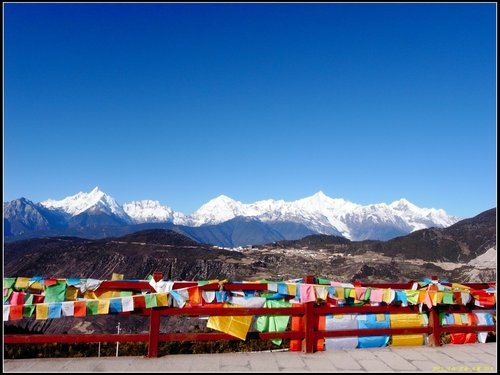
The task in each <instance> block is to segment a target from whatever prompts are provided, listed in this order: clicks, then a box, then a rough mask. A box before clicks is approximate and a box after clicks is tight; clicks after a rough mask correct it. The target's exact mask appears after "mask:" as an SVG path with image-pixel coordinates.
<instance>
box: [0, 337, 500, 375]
mask: <svg viewBox="0 0 500 375" xmlns="http://www.w3.org/2000/svg"><path fill="white" fill-rule="evenodd" d="M3 363H4V368H3V372H7V373H8V372H22V373H30V372H51V373H56V372H113V373H119V372H136V373H137V372H176V373H179V372H199V373H220V372H228V373H230V372H233V373H241V372H262V373H273V372H276V373H278V372H284V373H287V372H315V373H317V372H350V373H352V372H356V373H362V372H381V373H387V372H430V373H437V372H454V373H484V372H493V373H496V372H497V344H496V342H493V343H486V344H482V343H475V344H463V345H451V344H448V345H444V346H441V347H431V346H412V347H409V346H398V347H390V346H389V347H383V348H363V349H348V350H347V349H346V350H330V351H324V352H316V353H310V354H307V353H302V352H288V351H267V352H251V353H221V354H175V355H167V356H163V357H159V358H146V357H93V358H38V359H6V360H4V362H3Z"/></svg>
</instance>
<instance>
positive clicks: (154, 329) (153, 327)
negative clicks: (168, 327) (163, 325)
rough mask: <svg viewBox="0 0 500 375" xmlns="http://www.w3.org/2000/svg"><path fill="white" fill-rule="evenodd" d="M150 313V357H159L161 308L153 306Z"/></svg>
mask: <svg viewBox="0 0 500 375" xmlns="http://www.w3.org/2000/svg"><path fill="white" fill-rule="evenodd" d="M150 312H151V314H150V315H149V343H148V357H149V358H156V357H158V342H159V339H160V310H158V309H155V308H152V309H151V310H150Z"/></svg>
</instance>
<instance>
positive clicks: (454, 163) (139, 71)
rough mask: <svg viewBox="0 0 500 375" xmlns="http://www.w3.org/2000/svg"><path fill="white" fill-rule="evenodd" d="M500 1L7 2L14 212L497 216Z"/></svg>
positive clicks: (7, 160) (8, 144) (7, 121)
mask: <svg viewBox="0 0 500 375" xmlns="http://www.w3.org/2000/svg"><path fill="white" fill-rule="evenodd" d="M496 7H497V5H496V3H455V4H448V3H442V4H435V3H427V4H425V3H413V4H412V3H399V4H389V3H387V4H384V3H372V4H370V3H364V4H357V3H351V4H349V3H347V4H336V3H316V4H314V3H303V4H293V3H288V4H278V3H275V4H265V3H262V4H257V3H247V4H243V3H232V4H224V3H219V4H215V3H212V4H202V3H198V4H187V3H185V4H169V3H163V4H161V3H149V4H147V3H135V4H134V3H121V4H110V3H108V4H105V3H101V4H99V3H95V4H92V3H81V4H78V3H66V4H55V3H54V4H48V3H45V4H44V3H31V4H29V3H26V4H23V3H7V4H6V3H3V11H4V12H3V17H4V20H3V21H4V40H3V42H4V72H3V73H4V87H3V89H4V103H3V104H4V127H3V133H4V141H3V142H4V183H3V184H4V185H3V187H4V202H7V201H10V200H13V199H17V198H20V197H25V198H28V199H30V200H32V201H34V202H40V201H43V200H45V199H49V198H51V199H58V200H59V199H63V198H65V197H67V196H70V195H74V194H76V193H78V192H80V191H83V192H89V191H90V190H92V189H93V188H94V187H95V186H99V188H100V189H101V190H103V191H104V192H106V193H107V194H109V195H111V196H112V197H114V198H115V199H116V200H117V201H118V203H120V204H123V203H127V202H130V201H133V200H142V199H153V200H159V201H160V203H161V204H162V205H166V206H169V207H171V208H173V209H174V210H176V211H180V212H183V213H185V214H189V213H192V212H193V211H195V210H196V209H198V208H199V207H200V206H201V205H202V204H204V203H206V202H207V201H209V200H210V199H213V198H215V197H217V196H219V195H221V194H224V195H227V196H229V197H231V198H233V199H236V200H239V201H241V202H243V203H252V202H255V201H258V200H263V199H284V200H287V201H291V200H296V199H300V198H304V197H307V196H310V195H312V194H314V193H316V192H318V191H319V190H322V191H323V192H324V193H325V194H327V195H328V196H330V197H332V198H343V199H346V200H349V201H352V202H354V203H357V204H370V203H382V202H384V203H390V202H393V201H395V200H398V199H400V198H406V199H408V200H409V201H411V202H412V203H414V204H416V205H417V206H419V207H426V208H431V207H434V208H442V209H444V210H446V212H447V213H448V214H450V215H455V216H459V217H462V218H466V217H472V216H475V215H477V214H479V213H481V212H483V211H485V210H487V209H490V208H493V207H496V188H497V185H496V156H497V155H496V135H497V134H496V131H497V128H496V93H497V92H496V69H497V61H496V45H497V44H496V27H497V25H496Z"/></svg>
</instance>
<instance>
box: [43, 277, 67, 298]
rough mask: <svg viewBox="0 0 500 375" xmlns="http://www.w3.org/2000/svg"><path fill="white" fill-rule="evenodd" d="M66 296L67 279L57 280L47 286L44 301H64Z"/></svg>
mask: <svg viewBox="0 0 500 375" xmlns="http://www.w3.org/2000/svg"><path fill="white" fill-rule="evenodd" d="M65 296H66V280H57V282H56V283H55V284H54V285H51V286H48V287H46V288H45V299H44V303H51V302H64V300H65V298H64V297H65Z"/></svg>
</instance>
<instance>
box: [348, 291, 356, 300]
mask: <svg viewBox="0 0 500 375" xmlns="http://www.w3.org/2000/svg"><path fill="white" fill-rule="evenodd" d="M349 297H351V298H354V299H355V298H356V289H351V290H350V291H349Z"/></svg>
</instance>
